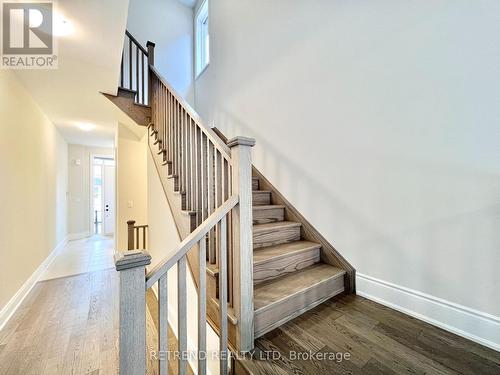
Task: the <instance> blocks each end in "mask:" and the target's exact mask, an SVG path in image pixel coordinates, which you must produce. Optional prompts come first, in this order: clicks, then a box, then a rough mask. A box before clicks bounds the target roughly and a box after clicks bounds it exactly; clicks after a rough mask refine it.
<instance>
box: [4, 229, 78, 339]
mask: <svg viewBox="0 0 500 375" xmlns="http://www.w3.org/2000/svg"><path fill="white" fill-rule="evenodd" d="M68 240H69V236H66V238H65V239H64V240H62V241H61V242H60V243H59V244H58V245H57V246H56V247H55V248H54V250H52V251H51V252H50V254H49V255H48V256H47V258H45V260H44V261H43V262H42V263H41V264H40V265H39V266H38V267H37V269H36V270H35V272H33V273H32V274H31V276H30V277H29V278H28V280H26V281H25V282H24V284H23V285H22V286H21V288H19V290H18V291H17V292H16V294H14V296H13V297H12V298H11V299H10V300H9V302H7V304H6V305H5V306H4V307H3V308H2V310H1V311H0V330H1V329H2V328H3V327H4V326H5V325H6V324H7V322H8V321H9V319H10V318H11V317H12V315H13V314H14V313H15V312H16V310H17V309H18V307H19V306H20V305H21V303H22V302H23V300H24V299H25V298H26V296H27V295H28V294H29V292H30V291H31V289H33V287H34V286H35V284H36V283H37V282H38V281H39V280H40V278H41V277H42V275H43V273H44V272H45V271H46V270H47V268H49V266H50V264H51V263H52V262H53V261H54V259H55V257H56V256H57V254H58V253H59V252H60V251H61V250H62V249H63V248H64V246H65V245H66V244H67V243H68Z"/></svg>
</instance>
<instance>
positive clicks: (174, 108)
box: [172, 95, 178, 174]
mask: <svg viewBox="0 0 500 375" xmlns="http://www.w3.org/2000/svg"><path fill="white" fill-rule="evenodd" d="M172 116H173V118H172V130H173V132H174V139H173V140H172V153H173V159H172V162H173V167H174V172H173V174H178V168H177V163H178V159H177V103H176V100H175V98H174V97H173V95H172Z"/></svg>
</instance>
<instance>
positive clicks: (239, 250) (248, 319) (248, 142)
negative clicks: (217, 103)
mask: <svg viewBox="0 0 500 375" xmlns="http://www.w3.org/2000/svg"><path fill="white" fill-rule="evenodd" d="M227 145H228V146H229V147H230V148H231V161H232V167H233V168H232V187H233V194H238V195H239V197H240V201H239V204H238V205H237V206H236V207H235V208H234V210H233V211H232V216H231V218H232V219H231V220H232V224H231V225H232V250H233V262H234V264H233V285H234V286H233V290H234V296H233V308H234V310H235V313H236V315H237V316H238V332H237V334H236V340H237V343H236V345H237V347H238V350H239V351H241V352H247V351H250V350H252V349H253V347H254V321H253V318H254V311H253V236H252V220H253V219H252V147H253V146H254V145H255V139H252V138H246V137H236V138H233V139H230V140H229V141H228V143H227Z"/></svg>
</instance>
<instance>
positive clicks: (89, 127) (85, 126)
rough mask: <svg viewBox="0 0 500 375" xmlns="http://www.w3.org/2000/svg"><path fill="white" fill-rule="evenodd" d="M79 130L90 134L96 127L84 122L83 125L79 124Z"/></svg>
mask: <svg viewBox="0 0 500 375" xmlns="http://www.w3.org/2000/svg"><path fill="white" fill-rule="evenodd" d="M78 128H79V129H80V130H83V131H84V132H89V131H91V130H92V129H94V128H95V125H94V124H89V123H84V122H82V123H79V124H78Z"/></svg>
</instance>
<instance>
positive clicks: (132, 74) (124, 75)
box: [120, 30, 154, 105]
mask: <svg viewBox="0 0 500 375" xmlns="http://www.w3.org/2000/svg"><path fill="white" fill-rule="evenodd" d="M146 46H147V49H146V48H144V47H143V46H141V44H140V43H139V42H138V41H137V40H136V39H135V38H134V37H133V36H132V34H130V33H129V32H128V31H127V30H125V40H124V45H123V52H122V61H121V67H120V88H121V89H125V90H129V91H133V92H135V102H136V103H138V104H143V105H148V103H149V95H148V82H149V77H148V74H149V69H148V66H149V65H150V64H153V62H154V60H153V58H154V56H153V55H152V53H150V50H151V49H152V48H151V47H154V43H151V42H148V44H147V45H146Z"/></svg>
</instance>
